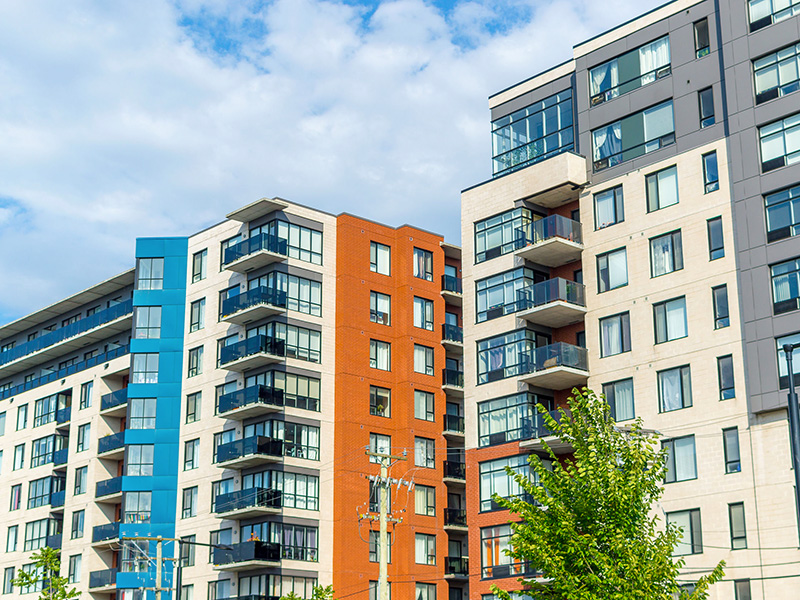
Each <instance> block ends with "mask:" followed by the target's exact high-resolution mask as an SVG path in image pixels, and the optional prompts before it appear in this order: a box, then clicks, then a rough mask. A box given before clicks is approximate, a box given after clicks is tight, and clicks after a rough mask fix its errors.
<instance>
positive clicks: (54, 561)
mask: <svg viewBox="0 0 800 600" xmlns="http://www.w3.org/2000/svg"><path fill="white" fill-rule="evenodd" d="M31 558H32V559H33V561H34V563H33V564H34V568H33V569H32V570H31V571H22V570H20V572H19V574H18V575H17V576H16V577H15V578H14V579H13V580H12V582H11V583H12V584H13V585H15V586H17V587H19V588H23V589H24V588H33V587H36V586H38V585H39V583H41V584H42V591H41V593H40V594H39V600H70V599H71V598H77V597H78V596H80V592H78V590H76V589H75V588H68V587H67V578H66V577H61V575H59V573H60V571H61V551H60V550H57V549H55V548H50V547H48V546H45V547H44V548H42V549H40V550H39V551H37V552H34V553H33V554H32V555H31Z"/></svg>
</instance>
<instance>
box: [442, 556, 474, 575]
mask: <svg viewBox="0 0 800 600" xmlns="http://www.w3.org/2000/svg"><path fill="white" fill-rule="evenodd" d="M444 577H445V579H467V578H469V559H468V558H467V557H466V556H447V557H445V559H444Z"/></svg>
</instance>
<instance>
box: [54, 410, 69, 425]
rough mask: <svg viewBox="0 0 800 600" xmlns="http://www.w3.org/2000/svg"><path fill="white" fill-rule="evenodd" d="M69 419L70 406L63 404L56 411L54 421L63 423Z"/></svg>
mask: <svg viewBox="0 0 800 600" xmlns="http://www.w3.org/2000/svg"><path fill="white" fill-rule="evenodd" d="M70 419H72V407H71V406H65V407H64V408H59V409H58V410H57V411H56V423H57V424H59V425H63V424H64V423H69V422H70Z"/></svg>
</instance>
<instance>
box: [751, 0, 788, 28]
mask: <svg viewBox="0 0 800 600" xmlns="http://www.w3.org/2000/svg"><path fill="white" fill-rule="evenodd" d="M748 6H749V8H750V11H749V12H750V31H751V32H753V31H757V30H759V29H761V28H762V27H766V26H767V25H772V24H773V23H777V22H778V21H783V20H784V19H788V18H789V17H791V16H792V15H796V14H800V0H749V2H748Z"/></svg>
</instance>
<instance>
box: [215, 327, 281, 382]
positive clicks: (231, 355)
mask: <svg viewBox="0 0 800 600" xmlns="http://www.w3.org/2000/svg"><path fill="white" fill-rule="evenodd" d="M285 357H286V343H285V342H284V340H279V339H277V338H272V337H267V336H265V335H255V336H253V337H249V338H247V339H246V340H242V341H241V342H236V343H235V344H231V345H230V346H225V347H223V348H222V349H220V352H219V363H220V367H221V368H223V369H227V370H228V371H237V372H239V373H241V372H243V371H247V370H249V369H255V368H257V367H264V366H267V365H271V364H274V363H279V362H283V360H284V359H285Z"/></svg>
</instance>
